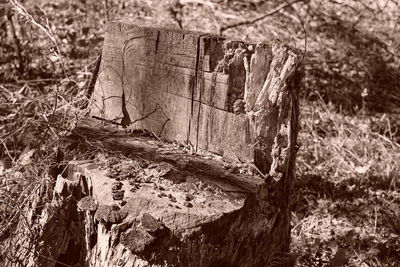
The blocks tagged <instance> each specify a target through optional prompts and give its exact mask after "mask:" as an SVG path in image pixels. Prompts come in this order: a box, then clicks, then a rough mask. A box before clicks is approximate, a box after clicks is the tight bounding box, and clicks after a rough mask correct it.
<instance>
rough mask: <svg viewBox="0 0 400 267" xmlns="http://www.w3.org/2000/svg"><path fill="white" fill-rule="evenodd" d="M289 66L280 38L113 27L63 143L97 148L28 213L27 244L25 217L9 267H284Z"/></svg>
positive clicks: (291, 133) (290, 129)
mask: <svg viewBox="0 0 400 267" xmlns="http://www.w3.org/2000/svg"><path fill="white" fill-rule="evenodd" d="M298 64H299V57H298V56H297V54H296V53H295V52H294V51H293V50H291V49H290V48H288V47H286V46H285V45H283V44H281V43H280V42H279V41H275V42H273V43H271V44H264V43H259V44H256V43H249V42H243V41H238V40H228V39H226V38H224V37H220V36H214V35H209V34H202V33H195V32H185V31H179V30H168V29H160V28H149V27H139V26H135V25H132V24H129V23H125V22H111V23H109V25H108V27H107V31H106V38H105V43H104V48H103V54H102V58H101V65H100V70H99V74H98V78H97V82H96V86H95V89H94V93H93V96H92V100H91V103H90V109H91V115H92V119H89V120H88V119H86V120H82V121H81V123H80V125H79V126H78V128H77V129H76V132H75V134H74V135H72V136H70V137H69V138H68V139H67V140H66V142H68V143H71V144H72V143H76V146H77V147H80V149H81V150H82V147H86V149H87V147H88V146H89V147H96V148H97V151H101V153H98V154H97V157H96V160H95V161H93V160H92V161H84V162H83V161H75V162H71V163H70V164H69V167H68V171H67V172H65V173H64V174H63V176H64V177H63V176H61V175H59V176H58V178H57V180H56V186H55V188H51V186H48V187H47V189H46V190H44V191H43V190H42V191H43V192H46V196H47V198H48V199H50V200H51V201H50V202H48V203H46V204H45V207H44V208H43V209H40V210H38V209H37V208H35V207H36V206H37V205H36V206H35V205H33V204H32V205H31V206H30V207H27V211H28V212H29V214H34V216H33V215H32V216H31V217H29V218H28V225H31V226H30V227H34V228H35V229H36V230H35V233H36V234H35V236H34V240H35V243H32V241H31V240H29V241H24V240H27V239H26V238H25V237H26V236H29V235H28V233H27V231H26V230H24V231H22V230H23V229H30V227H27V225H25V224H24V223H22V222H21V223H20V225H19V226H18V229H21V231H20V235H18V236H17V238H11V239H10V240H8V242H9V244H18V246H19V247H23V244H25V243H26V244H29V245H30V246H31V249H28V250H27V251H28V252H26V253H25V254H21V253H18V251H22V250H13V249H11V251H9V252H7V253H8V254H7V255H12V257H8V258H7V263H8V264H9V265H7V266H64V265H65V264H66V265H67V266H82V265H85V266H290V265H292V264H293V258H292V257H291V256H290V254H289V243H290V212H291V201H290V194H291V188H292V182H293V179H294V176H295V157H296V139H297V132H298V103H297V95H296V89H297V86H298V79H297V66H298ZM104 122H111V123H112V124H110V125H113V127H109V126H104V124H103V123H104ZM115 124H118V125H121V126H122V127H124V128H127V129H125V130H121V129H118V128H119V127H115ZM88 144H89V145H88ZM43 195H44V194H43V193H42V195H40V194H38V195H37V196H36V198H38V196H42V197H41V199H42V200H43ZM39 198H40V197H39ZM36 202H38V201H36ZM33 203H35V201H33ZM18 261H19V262H18ZM22 263H23V265H21V264H22ZM57 264H58V265H57ZM62 264H64V265H62Z"/></svg>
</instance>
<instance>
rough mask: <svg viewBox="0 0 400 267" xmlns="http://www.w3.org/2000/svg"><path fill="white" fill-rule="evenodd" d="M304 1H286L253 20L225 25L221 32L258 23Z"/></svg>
mask: <svg viewBox="0 0 400 267" xmlns="http://www.w3.org/2000/svg"><path fill="white" fill-rule="evenodd" d="M304 1H305V0H294V1H292V2H290V3H284V4H282V5H280V6H278V7H277V8H275V9H273V10H272V11H270V12H268V13H267V14H264V15H262V16H261V17H258V18H255V19H253V20H245V21H241V22H238V23H234V24H231V25H227V26H223V27H221V29H220V31H219V33H220V34H223V33H224V32H225V31H226V30H228V29H232V28H236V27H240V26H244V25H251V24H254V23H256V22H258V21H260V20H263V19H265V18H267V17H269V16H272V15H274V14H275V13H277V12H279V11H280V10H282V9H285V8H287V7H290V6H292V5H293V4H295V3H298V2H304Z"/></svg>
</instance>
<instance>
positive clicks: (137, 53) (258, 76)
mask: <svg viewBox="0 0 400 267" xmlns="http://www.w3.org/2000/svg"><path fill="white" fill-rule="evenodd" d="M297 63H298V59H297V55H296V54H295V53H294V52H293V51H292V50H290V49H289V48H287V47H286V46H284V45H282V44H281V43H279V42H277V41H276V42H274V43H272V44H271V45H267V44H252V43H246V42H242V41H232V40H227V39H225V38H222V37H218V36H213V35H209V34H203V33H193V32H184V31H174V30H167V29H159V28H147V27H138V26H135V25H131V24H128V23H123V22H113V23H110V24H109V26H108V28H107V37H106V39H105V43H104V49H103V55H102V63H101V67H100V73H99V77H98V80H97V83H96V88H95V91H94V97H93V98H92V103H91V107H92V108H91V112H92V114H93V115H94V116H97V117H101V118H103V119H107V120H112V121H116V122H122V119H123V118H125V121H124V122H127V121H129V123H124V126H127V127H129V128H133V129H147V130H149V131H152V132H154V133H155V134H157V135H158V136H159V137H162V138H165V139H167V140H170V141H172V140H177V141H183V142H187V143H190V144H192V145H193V146H194V147H196V148H200V149H205V150H208V151H212V152H215V153H218V154H221V155H224V156H226V157H231V158H235V159H237V158H239V159H240V160H242V161H250V162H251V161H255V162H256V164H257V165H259V168H260V169H261V170H262V171H263V172H264V173H266V172H268V171H269V170H267V169H266V168H265V167H266V166H267V165H271V163H272V160H273V159H272V158H271V155H268V154H265V153H264V152H263V151H269V150H270V149H271V147H272V145H273V142H274V140H273V139H272V140H269V139H271V138H275V136H277V134H278V131H279V129H278V128H277V126H278V124H277V123H275V122H277V120H278V117H279V109H280V106H282V105H290V97H287V96H286V95H287V94H288V91H287V90H286V86H287V84H288V82H290V80H291V77H292V76H293V74H294V72H295V69H296V66H297ZM246 69H247V70H246ZM123 93H124V98H123V97H122V95H123ZM241 106H242V107H241ZM124 109H125V111H124ZM126 117H129V120H128V119H126ZM284 119H285V118H281V120H284ZM271 122H272V123H271ZM265 123H267V124H271V125H270V126H268V125H266V124H265ZM285 138H286V139H287V138H288V137H287V136H286V137H285ZM285 138H284V139H285ZM289 139H290V138H289ZM259 162H263V163H262V164H260V163H259ZM264 162H268V163H267V164H264Z"/></svg>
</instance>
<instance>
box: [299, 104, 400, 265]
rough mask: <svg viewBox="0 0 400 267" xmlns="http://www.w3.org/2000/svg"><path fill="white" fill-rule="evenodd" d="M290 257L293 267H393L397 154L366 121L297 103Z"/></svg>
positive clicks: (398, 255)
mask: <svg viewBox="0 0 400 267" xmlns="http://www.w3.org/2000/svg"><path fill="white" fill-rule="evenodd" d="M301 122H302V129H301V133H300V136H299V141H300V142H301V144H302V147H301V149H300V151H299V154H298V179H297V181H296V185H295V188H296V189H295V192H296V194H295V196H294V203H295V204H294V213H293V230H292V241H293V243H292V251H293V252H297V253H299V254H301V255H302V256H300V258H299V260H298V263H299V266H319V265H317V264H322V266H328V264H329V262H330V261H331V259H332V258H333V256H334V255H335V254H336V253H337V251H345V252H346V259H348V260H349V263H348V265H346V266H398V264H399V259H400V243H399V240H400V237H399V233H400V218H399V215H400V213H399V210H400V200H399V196H400V188H399V181H400V172H399V170H400V146H399V144H397V143H395V142H393V141H391V140H390V139H389V138H387V137H385V136H383V135H381V134H380V133H379V132H376V129H383V128H385V127H386V128H389V126H388V125H387V121H386V120H382V119H381V118H374V117H372V116H366V115H360V116H345V115H343V114H340V113H338V112H335V111H334V109H333V107H332V106H329V105H326V104H325V103H323V102H322V101H318V102H313V103H303V105H302V119H301Z"/></svg>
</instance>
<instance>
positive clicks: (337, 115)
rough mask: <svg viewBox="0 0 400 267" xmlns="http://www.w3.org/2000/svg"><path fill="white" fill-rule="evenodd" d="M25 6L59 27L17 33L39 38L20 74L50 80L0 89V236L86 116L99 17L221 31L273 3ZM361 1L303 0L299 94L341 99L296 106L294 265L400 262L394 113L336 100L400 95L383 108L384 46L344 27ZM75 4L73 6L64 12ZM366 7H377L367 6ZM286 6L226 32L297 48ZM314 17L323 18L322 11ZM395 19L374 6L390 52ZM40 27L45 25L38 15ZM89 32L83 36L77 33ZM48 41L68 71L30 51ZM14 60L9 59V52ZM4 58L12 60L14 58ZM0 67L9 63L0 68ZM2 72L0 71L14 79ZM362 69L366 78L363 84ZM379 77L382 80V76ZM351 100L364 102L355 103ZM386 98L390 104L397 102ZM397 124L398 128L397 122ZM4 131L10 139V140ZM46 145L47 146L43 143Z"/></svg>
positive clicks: (296, 26)
mask: <svg viewBox="0 0 400 267" xmlns="http://www.w3.org/2000/svg"><path fill="white" fill-rule="evenodd" d="M363 1H364V2H369V0H363ZM29 2H31V4H32V2H34V4H38V5H40V6H41V7H43V9H44V10H46V11H47V14H48V16H49V22H50V23H51V25H54V26H55V28H56V30H54V33H53V32H51V38H49V39H50V41H49V40H47V41H46V40H44V39H45V38H46V37H45V36H46V35H48V34H47V33H48V32H46V28H44V31H43V28H40V27H34V26H35V25H33V26H32V25H31V26H32V27H30V25H29V24H28V25H26V24H20V28H22V26H24V27H26V29H27V31H26V32H28V34H29V33H33V34H38V33H39V35H40V32H41V34H42V35H43V33H45V34H44V35H45V36H44V37H43V36H42V37H41V38H37V37H34V38H33V37H32V38H31V39H29V38H28V37H29V36H27V38H28V41H29V42H26V44H27V47H28V48H29V49H30V50H29V49H28V48H27V47H25V48H24V49H25V51H22V56H27V57H28V56H29V57H31V58H30V59H29V60H26V61H25V62H28V63H29V64H27V66H25V67H26V68H25V69H26V70H34V71H40V74H43V77H45V75H48V76H49V77H51V78H50V79H49V80H53V81H50V82H45V83H43V82H38V80H40V79H39V77H36V76H38V75H37V73H36V72H32V73H33V74H32V73H28V74H29V75H32V76H34V77H33V78H34V79H37V78H38V80H36V81H31V82H29V81H21V80H20V81H16V82H8V83H7V84H1V85H0V86H1V87H0V101H1V102H0V103H1V104H0V116H1V119H2V120H1V123H2V124H1V125H0V132H1V137H2V138H1V140H0V141H1V143H0V145H1V150H0V152H2V153H1V156H3V157H4V159H6V158H8V156H6V151H3V147H4V144H6V147H7V148H8V149H9V150H10V151H9V152H10V157H9V158H11V159H12V161H14V162H13V163H12V166H13V168H12V169H8V170H7V171H5V172H3V175H0V179H1V183H0V210H1V212H0V233H4V232H5V230H7V229H9V227H10V224H9V222H10V220H11V222H13V221H12V218H16V217H15V215H16V214H18V212H19V210H20V208H21V207H22V204H23V201H24V199H26V196H28V195H29V191H30V190H31V189H32V188H34V187H35V185H36V184H37V182H38V180H39V179H45V177H44V176H43V173H45V172H46V170H48V168H49V167H50V165H51V164H52V163H54V160H52V158H53V157H54V156H55V154H56V153H55V151H53V150H52V147H54V144H55V142H56V141H57V139H58V137H59V135H63V134H65V133H67V132H68V130H70V129H71V128H72V127H73V125H74V122H75V119H76V116H77V115H79V113H80V112H81V111H80V110H79V106H80V105H81V104H82V103H83V102H84V98H85V95H84V94H82V92H83V89H85V88H86V86H87V83H88V80H89V78H90V71H89V70H90V69H91V67H92V66H90V65H89V62H93V61H94V55H95V54H96V51H98V50H99V49H100V48H101V43H100V40H101V35H102V33H103V24H104V20H105V15H106V14H107V16H109V17H110V18H111V19H113V18H122V17H125V18H128V19H130V20H132V21H136V22H138V23H142V24H143V23H144V24H152V25H155V24H159V25H163V26H168V27H178V25H179V24H181V25H182V26H183V27H184V28H185V29H191V30H202V31H207V32H214V33H218V32H219V31H220V30H221V27H222V26H224V25H225V26H226V25H229V24H233V23H238V22H242V21H248V20H251V19H254V18H257V17H260V16H262V15H264V14H265V12H266V11H268V10H272V9H273V7H274V6H277V4H275V3H274V2H273V1H240V0H232V1H216V0H215V1H211V0H201V1H200V0H196V1H194V0H193V1H192V0H181V1H155V0H136V1H120V0H109V1H108V3H109V6H108V10H104V7H103V3H100V2H99V3H97V2H95V1H84V2H86V4H82V1H68V3H67V4H63V3H64V2H66V1H64V0H56V1H52V2H50V1H47V0H40V1H29V0H28V1H26V3H29ZM123 2H125V4H124V5H123ZM178 2H180V3H181V4H182V5H179V4H177V3H178ZM252 2H254V3H252ZM342 2H343V1H342ZM361 2H362V1H360V2H358V1H355V2H354V3H352V4H350V3H349V5H355V7H356V9H354V7H351V8H347V9H346V8H344V7H343V9H342V10H341V14H345V13H346V12H349V14H348V15H346V16H347V17H345V16H343V17H342V18H344V19H343V21H340V20H338V17H337V16H339V15H337V16H336V15H332V14H333V13H335V12H332V11H336V10H337V9H338V5H340V3H339V1H331V2H330V3H329V4H326V5H325V4H323V3H325V2H323V1H319V0H312V1H310V3H311V5H310V7H311V9H310V10H311V12H314V13H312V14H313V15H312V16H311V15H310V16H308V17H307V19H309V21H308V22H309V24H307V23H306V25H305V28H306V30H307V31H308V34H309V38H308V39H309V42H308V54H307V58H306V61H305V73H306V75H305V78H304V79H303V81H304V82H303V88H302V89H303V90H304V91H307V92H310V91H314V90H319V91H320V92H321V94H322V95H323V96H324V99H333V100H335V99H336V100H337V101H338V102H336V103H335V105H330V104H325V103H324V102H323V101H322V98H321V97H320V96H319V95H318V94H317V95H316V97H314V98H313V99H314V100H315V99H316V101H313V102H311V101H303V103H302V106H301V132H300V136H299V143H301V148H300V151H299V154H298V175H297V181H296V183H295V190H294V192H295V194H294V196H293V198H294V200H293V203H294V206H293V208H294V209H293V221H292V225H293V230H292V241H293V243H292V252H293V253H295V254H298V255H299V258H298V266H329V265H330V264H331V266H335V265H334V262H335V260H334V259H335V258H336V259H337V258H339V259H340V258H342V259H343V258H344V259H345V260H347V259H348V260H349V263H348V264H347V265H346V266H400V241H399V240H400V237H399V234H400V212H399V211H400V188H399V187H400V186H399V172H400V146H399V144H398V143H395V142H394V141H393V140H395V138H396V134H395V127H396V125H393V124H391V122H392V121H393V118H390V115H385V114H383V113H382V114H380V115H375V116H371V115H367V114H366V113H365V112H363V111H358V113H357V114H353V115H345V114H344V113H341V112H338V111H337V110H338V108H337V107H338V106H340V105H342V104H343V105H345V104H346V105H350V106H351V107H354V106H356V105H357V104H359V105H360V104H362V106H364V104H365V103H364V100H366V101H367V102H368V101H369V102H368V103H369V105H367V106H368V107H371V106H372V107H373V104H377V106H385V105H383V104H382V103H386V102H382V101H383V100H382V99H386V100H387V99H389V100H390V99H392V98H393V97H394V98H396V95H395V94H397V92H395V91H394V90H393V92H390V93H393V94H394V95H392V96H391V97H392V98H389V97H388V98H382V99H381V100H382V101H381V103H378V102H379V101H378V100H379V99H378V98H376V99H375V98H374V97H375V96H379V95H380V94H381V92H382V90H381V88H383V87H388V88H396V86H395V85H396V84H395V83H394V84H393V85H390V86H389V85H386V84H385V82H388V81H392V80H393V81H396V79H392V76H390V75H388V76H385V75H383V74H385V73H390V71H389V70H392V69H390V68H384V67H382V64H383V63H384V60H386V58H385V57H383V56H382V59H381V58H379V60H376V59H375V58H374V57H371V58H369V57H370V56H371V55H373V54H374V53H375V54H376V55H379V56H381V55H383V53H381V52H382V50H378V49H377V47H379V44H380V43H379V42H377V41H376V40H375V41H374V40H364V39H362V38H359V39H357V38H358V37H359V36H357V35H356V33H357V31H353V30H352V29H350V30H349V29H347V28H346V26H347V24H349V25H350V26H351V25H353V26H354V25H355V26H357V24H352V23H353V21H352V20H351V19H353V18H355V17H356V16H354V12H356V11H359V10H361V8H360V7H359V6H358V5H359V4H361ZM364 2H363V3H364ZM385 2H391V3H392V2H393V1H385ZM321 3H322V5H321ZM346 3H347V2H346ZM72 4H73V5H74V6H73V8H72V9H71V5H72ZM123 6H125V8H123ZM294 7H295V8H296V9H297V10H298V12H299V14H300V17H303V18H304V17H305V16H304V14H305V12H306V11H307V9H305V8H302V4H301V3H297V4H295V5H294ZM365 8H366V9H367V10H368V9H370V8H376V7H375V6H373V5H367V6H366V7H365ZM77 10H79V12H76V11H77ZM310 10H309V11H310ZM72 11H73V13H74V15H73V16H72V15H71V12H72ZM292 11H293V10H291V9H285V10H281V11H279V12H277V13H276V14H274V15H273V16H269V17H267V18H266V19H264V20H261V21H259V22H257V23H254V24H251V25H246V26H241V27H238V28H232V29H229V30H227V31H226V32H224V33H225V34H227V35H229V36H231V37H238V38H245V39H251V40H256V41H265V40H269V39H273V38H281V39H283V41H284V42H285V43H288V44H290V45H292V46H293V47H295V48H298V49H299V50H300V51H301V50H303V48H304V36H305V35H304V32H303V28H302V27H301V20H300V19H299V17H298V16H296V14H295V13H294V12H292ZM317 11H321V13H320V14H318V13H317ZM322 11H323V12H322ZM363 12H364V11H363ZM368 12H369V11H367V13H363V14H364V15H365V16H363V17H360V18H361V20H362V21H361V22H360V24H358V25H362V27H361V28H359V30H358V31H361V30H363V28H365V27H367V28H368V29H369V28H371V26H370V25H372V23H375V22H374V21H375V20H374V18H373V17H371V18H370V17H369V16H370V15H371V14H370V13H368ZM393 12H395V9H393ZM321 14H323V17H322V18H318V16H320V15H321ZM335 14H336V13H335ZM385 14H386V15H385ZM396 14H397V13H396V12H395V13H393V16H392V15H388V13H387V12H386V13H385V12H383V11H379V10H376V12H375V13H374V16H377V17H378V18H379V21H378V22H376V23H375V24H374V25H375V26H374V31H377V32H378V34H377V36H380V37H382V38H389V37H390V38H391V39H390V40H389V41H388V42H387V43H389V44H390V45H389V46H387V47H386V48H387V49H389V50H390V51H391V50H392V48H393V47H396V45H397V44H398V43H397V42H396V40H392V39H395V38H397V37H396V36H395V35H394V34H391V35H390V36H389V35H388V36H389V37H388V36H386V35H385V34H386V33H387V29H386V28H385V25H386V24H385V23H389V24H390V21H389V20H388V19H391V18H397V15H396ZM34 15H37V14H34ZM28 17H29V16H28ZM375 19H376V18H375ZM347 20H348V21H347ZM71 21H72V22H71ZM37 22H38V23H40V21H39V20H38V21H37ZM67 22H68V23H71V24H68V23H67ZM338 22H340V23H338ZM341 23H342V24H341ZM16 25H17V23H16ZM21 25H22V26H21ZM46 25H50V24H46ZM36 26H37V25H36ZM378 26H379V27H378ZM86 31H88V33H83V32H86ZM344 33H345V34H347V35H345V34H344ZM35 36H36V35H35ZM368 36H369V35H368ZM385 36H386V37H385ZM53 39H57V40H56V43H58V44H60V47H59V48H57V49H56V50H54V51H56V52H57V54H56V57H58V60H59V61H60V60H64V61H65V62H64V63H65V64H64V65H65V67H64V68H65V69H64V70H60V69H61V66H60V65H58V66H56V69H58V72H56V73H54V72H53V71H54V70H53V67H54V66H52V64H48V62H47V61H46V60H43V58H44V55H43V54H46V53H48V51H44V50H45V49H44V50H43V51H41V50H40V49H39V50H40V53H42V54H40V53H37V51H39V50H38V49H37V47H42V48H43V47H44V48H50V47H51V46H52V44H54V43H55V42H54V40H53ZM32 40H35V41H32ZM21 41H27V40H23V39H21ZM383 41H385V39H383ZM10 43H11V45H12V42H10ZM369 45H371V46H372V47H371V46H369ZM11 47H12V46H11ZM47 50H48V49H47ZM54 51H53V52H54ZM12 53H13V52H12V51H11V54H12ZM60 54H61V55H60ZM52 55H54V53H53V54H52ZM349 55H350V56H349ZM61 56H62V57H61ZM11 59H12V60H14V59H13V57H11ZM350 59H351V60H350ZM364 59H366V60H365V62H364V61H363V60H364ZM396 60H397V61H398V60H399V59H398V58H397V57H394V58H393V62H394V63H396V62H397V61H396ZM371 62H372V63H379V64H371ZM382 62H383V63H382ZM394 63H393V64H394ZM7 64H8V65H7V66H13V64H14V62H8V63H7ZM57 64H58V63H57ZM391 64H392V63H391ZM380 67H382V68H381V69H380ZM394 69H396V68H394ZM0 70H4V69H3V68H1V67H0ZM14 72H15V71H14ZM14 72H13V73H12V75H14ZM64 72H67V74H68V78H66V77H64V75H65V73H64ZM6 74H7V75H4V77H9V76H10V75H8V74H9V73H6ZM372 74H374V75H376V76H371V75H372ZM390 74H391V75H392V74H393V73H390ZM12 75H11V76H12ZM35 75H36V76H35ZM369 76H370V79H371V80H368V77H369ZM381 76H382V77H383V76H384V77H386V78H385V79H386V80H385V79H378V78H379V77H381ZM366 77H367V78H366ZM31 78H32V77H31ZM47 78H48V77H47ZM11 80H12V79H11ZM12 81H14V80H12ZM360 81H365V84H367V85H368V84H369V83H370V84H372V87H371V88H370V89H375V91H376V92H375V95H373V94H371V96H372V97H371V98H369V97H366V99H364V98H360V97H359V96H360V93H361V92H358V91H359V88H362V87H363V86H364V84H362V83H360ZM374 86H375V87H374ZM320 88H322V89H320ZM354 88H356V89H354ZM57 92H58V93H57ZM342 92H343V94H342ZM349 92H350V93H349ZM385 92H386V91H385ZM371 93H373V92H371ZM386 93H388V92H386ZM382 95H383V94H382ZM55 96H56V97H55ZM347 96H351V97H355V99H352V98H347ZM357 97H358V98H357ZM4 99H5V100H4ZM56 99H57V104H56V103H55V100H56ZM357 99H358V100H359V99H362V100H363V102H362V103H357V101H358V100H357ZM3 100H4V101H3ZM375 100H376V101H375ZM397 100H398V96H397ZM340 101H342V102H340ZM345 102H346V103H345ZM358 102H359V101H358ZM390 104H391V105H387V106H388V107H391V106H392V105H393V103H390ZM381 109H383V108H382V107H381ZM3 111H4V112H3ZM54 114H57V115H58V116H53V115H54ZM347 114H350V113H347ZM398 117H399V118H400V115H399V116H398ZM3 119H4V120H3ZM57 122H62V123H57ZM397 124H398V126H400V119H398V123H397ZM3 133H6V134H7V136H6V137H7V139H5V136H4V135H3ZM10 133H11V134H10ZM43 133H45V134H43ZM397 135H398V134H397ZM39 136H40V138H39ZM46 138H47V139H46ZM44 140H45V141H46V142H43V141H44ZM27 141H29V142H27ZM38 141H40V142H38ZM41 142H43V144H45V145H44V146H41ZM28 144H29V146H28ZM27 147H28V148H29V149H31V148H34V147H35V148H37V150H36V151H35V154H34V155H33V156H32V159H33V160H35V162H36V164H37V162H40V164H39V165H38V166H39V168H32V167H31V166H32V165H29V164H28V165H24V166H21V164H19V163H20V162H19V161H20V156H21V154H23V153H22V152H23V150H24V149H25V148H27ZM29 149H28V150H27V151H29ZM0 236H1V235H0ZM0 240H1V237H0ZM338 251H339V252H343V251H344V252H345V253H344V254H345V256H341V257H339V256H340V255H342V254H343V253H338ZM338 255H339V256H338ZM336 266H340V265H336Z"/></svg>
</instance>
